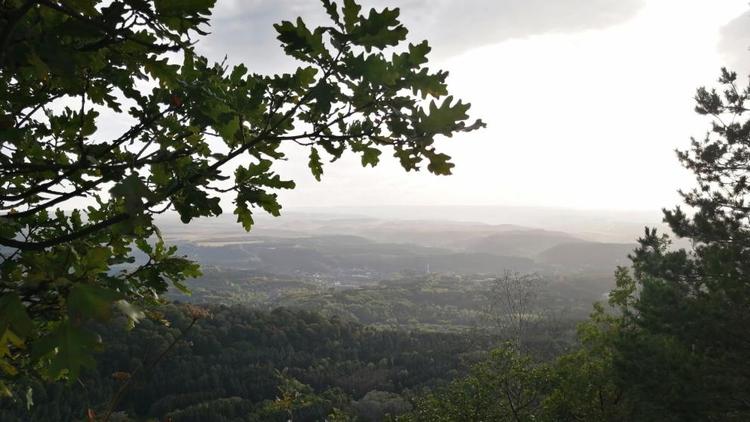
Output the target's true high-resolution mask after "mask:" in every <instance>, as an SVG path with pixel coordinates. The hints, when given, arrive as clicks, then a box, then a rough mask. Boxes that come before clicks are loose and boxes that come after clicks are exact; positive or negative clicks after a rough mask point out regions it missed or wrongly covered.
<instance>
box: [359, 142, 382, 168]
mask: <svg viewBox="0 0 750 422" xmlns="http://www.w3.org/2000/svg"><path fill="white" fill-rule="evenodd" d="M380 154H381V152H380V150H379V149H377V148H372V147H365V148H364V150H362V167H366V166H367V165H368V164H369V165H371V166H372V167H375V166H376V165H377V164H378V162H379V161H380Z"/></svg>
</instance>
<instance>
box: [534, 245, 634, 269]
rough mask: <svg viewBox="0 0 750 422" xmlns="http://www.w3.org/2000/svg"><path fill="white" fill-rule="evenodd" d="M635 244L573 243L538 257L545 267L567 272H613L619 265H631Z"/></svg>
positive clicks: (547, 251) (546, 251)
mask: <svg viewBox="0 0 750 422" xmlns="http://www.w3.org/2000/svg"><path fill="white" fill-rule="evenodd" d="M636 246H637V245H636V244H634V243H596V242H572V243H562V244H559V245H555V246H553V247H551V248H549V249H547V250H545V251H543V252H541V253H539V255H537V260H538V261H539V262H540V263H542V264H545V265H549V266H552V267H555V268H559V269H565V270H566V271H567V272H573V271H578V272H591V271H596V272H610V273H611V272H612V271H614V270H615V268H616V267H617V266H618V265H629V264H630V260H629V259H628V255H629V254H630V253H631V252H633V249H635V248H636Z"/></svg>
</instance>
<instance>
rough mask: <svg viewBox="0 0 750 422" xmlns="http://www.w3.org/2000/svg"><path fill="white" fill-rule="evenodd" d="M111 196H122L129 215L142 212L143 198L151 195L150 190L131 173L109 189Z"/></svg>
mask: <svg viewBox="0 0 750 422" xmlns="http://www.w3.org/2000/svg"><path fill="white" fill-rule="evenodd" d="M109 192H110V193H111V194H112V196H114V197H117V198H122V199H123V200H124V202H125V209H126V211H127V212H128V214H130V216H131V217H133V216H137V215H139V214H141V213H142V212H143V199H142V198H144V197H145V198H148V197H150V196H151V192H150V191H149V190H148V188H147V187H146V185H145V184H144V183H143V181H142V180H141V178H140V177H138V176H137V175H136V174H131V175H129V176H127V177H126V178H125V179H123V180H122V181H121V182H120V183H118V184H116V185H115V186H114V187H112V189H110V191H109Z"/></svg>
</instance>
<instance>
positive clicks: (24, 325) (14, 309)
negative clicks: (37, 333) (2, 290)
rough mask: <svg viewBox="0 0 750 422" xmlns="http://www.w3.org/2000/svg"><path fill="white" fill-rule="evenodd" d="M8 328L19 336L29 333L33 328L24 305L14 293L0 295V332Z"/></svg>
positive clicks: (25, 335)
mask: <svg viewBox="0 0 750 422" xmlns="http://www.w3.org/2000/svg"><path fill="white" fill-rule="evenodd" d="M9 328H10V329H12V330H13V331H14V332H15V333H16V334H18V335H20V336H21V337H27V336H29V335H31V332H32V331H33V329H34V324H33V322H32V321H31V318H29V315H28V313H27V312H26V307H25V306H23V303H22V302H21V299H20V298H19V297H18V295H17V294H15V293H6V294H4V295H2V296H0V333H2V332H3V331H5V330H7V329H9Z"/></svg>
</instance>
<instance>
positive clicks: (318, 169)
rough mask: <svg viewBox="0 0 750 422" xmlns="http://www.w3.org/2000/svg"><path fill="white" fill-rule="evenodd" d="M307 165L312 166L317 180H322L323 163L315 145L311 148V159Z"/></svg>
mask: <svg viewBox="0 0 750 422" xmlns="http://www.w3.org/2000/svg"><path fill="white" fill-rule="evenodd" d="M307 165H308V167H310V171H311V172H312V175H313V176H314V177H315V180H317V181H318V182H320V176H322V175H323V163H322V162H321V161H320V154H318V150H317V149H316V148H315V147H312V148H310V161H309V162H308V164H307Z"/></svg>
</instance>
